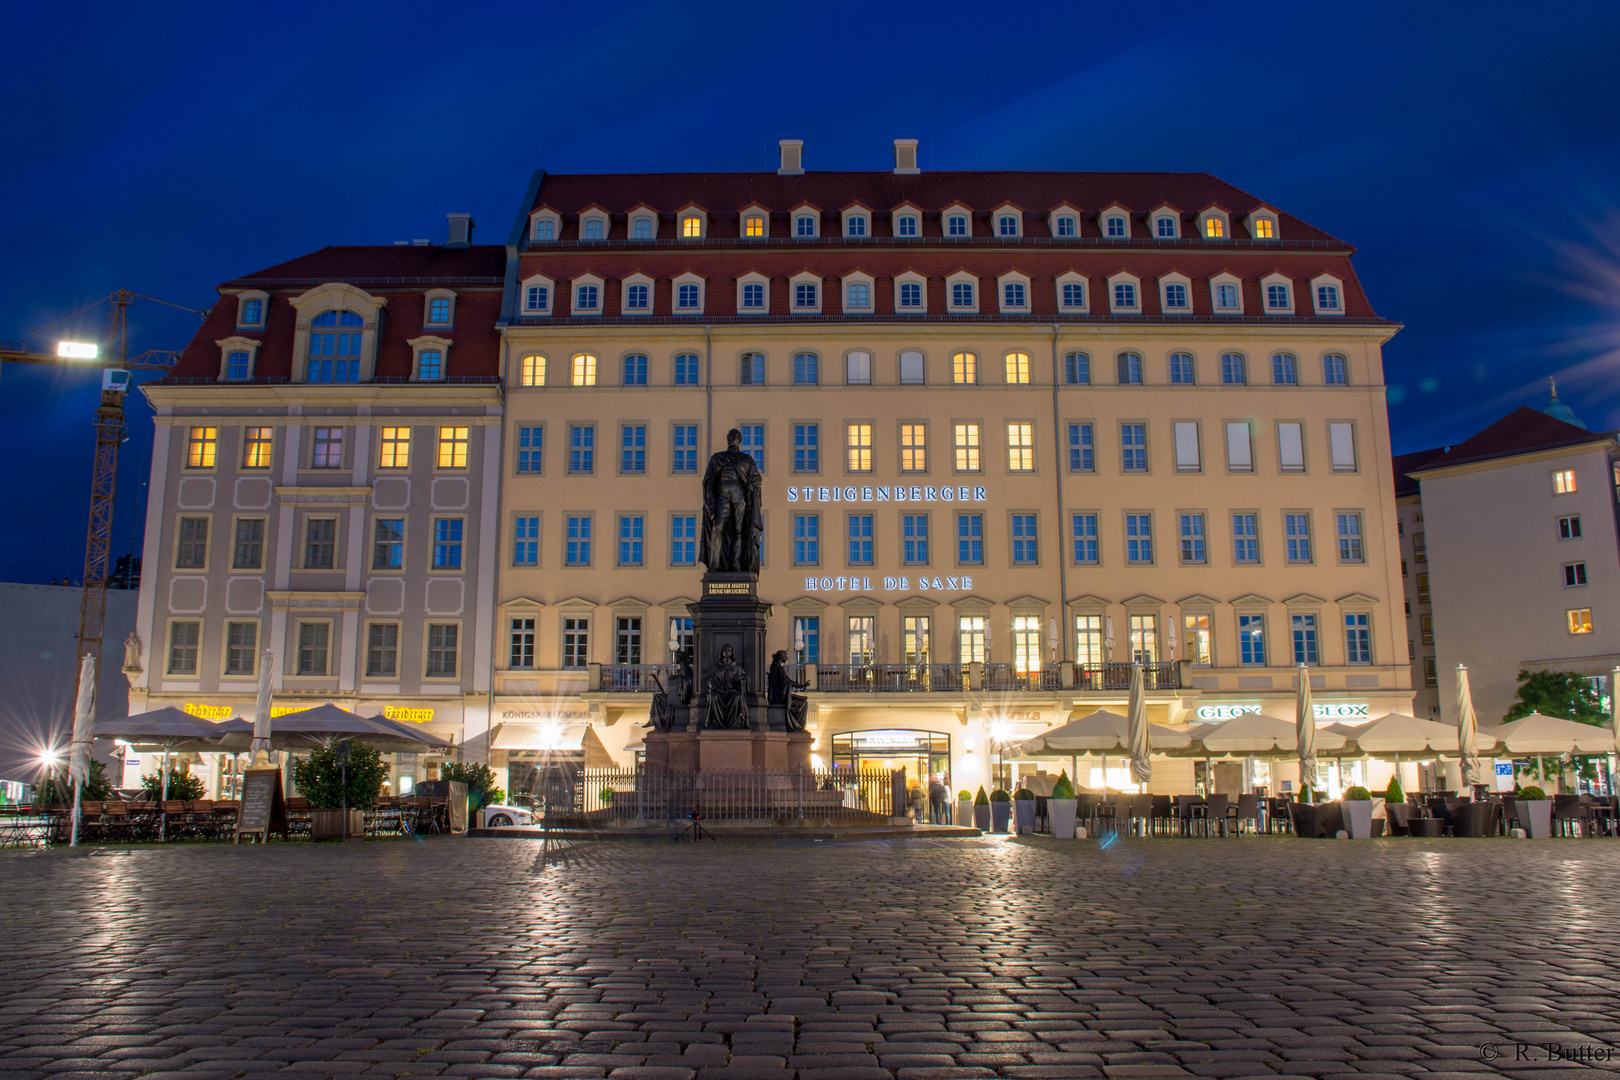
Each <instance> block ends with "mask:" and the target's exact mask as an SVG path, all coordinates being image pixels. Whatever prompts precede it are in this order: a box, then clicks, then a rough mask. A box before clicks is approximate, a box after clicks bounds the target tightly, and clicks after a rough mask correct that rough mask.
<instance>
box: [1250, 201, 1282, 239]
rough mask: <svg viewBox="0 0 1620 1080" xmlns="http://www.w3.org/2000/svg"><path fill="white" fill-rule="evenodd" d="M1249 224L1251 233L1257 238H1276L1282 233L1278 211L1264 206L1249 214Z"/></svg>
mask: <svg viewBox="0 0 1620 1080" xmlns="http://www.w3.org/2000/svg"><path fill="white" fill-rule="evenodd" d="M1248 225H1249V235H1250V236H1252V237H1254V238H1255V239H1256V240H1276V239H1277V238H1278V237H1279V236H1280V235H1281V233H1280V232H1279V231H1278V229H1277V215H1276V213H1274V212H1273V211H1271V210H1267V209H1265V208H1263V207H1262V208H1261V209H1259V210H1256V211H1255V212H1254V213H1252V214H1250V215H1249V220H1248Z"/></svg>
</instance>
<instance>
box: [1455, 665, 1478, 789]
mask: <svg viewBox="0 0 1620 1080" xmlns="http://www.w3.org/2000/svg"><path fill="white" fill-rule="evenodd" d="M1478 744H1479V717H1478V716H1476V715H1475V714H1474V695H1473V693H1472V692H1471V690H1470V689H1469V686H1468V669H1467V668H1466V667H1464V666H1463V665H1461V664H1458V665H1457V753H1458V755H1459V756H1460V759H1461V761H1460V763H1461V765H1462V782H1463V783H1465V784H1467V785H1468V786H1469V787H1476V786H1478V785H1480V784H1483V783H1485V770H1484V768H1483V767H1482V766H1481V765H1480V761H1479V745H1478Z"/></svg>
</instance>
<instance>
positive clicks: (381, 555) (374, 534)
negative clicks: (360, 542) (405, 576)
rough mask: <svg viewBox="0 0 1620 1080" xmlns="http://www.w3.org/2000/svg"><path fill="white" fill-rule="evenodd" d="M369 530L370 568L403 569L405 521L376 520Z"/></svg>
mask: <svg viewBox="0 0 1620 1080" xmlns="http://www.w3.org/2000/svg"><path fill="white" fill-rule="evenodd" d="M371 530H372V531H371V568H372V569H373V570H399V569H401V568H402V567H404V565H405V519H404V518H377V519H376V520H375V521H373V522H372V525H371Z"/></svg>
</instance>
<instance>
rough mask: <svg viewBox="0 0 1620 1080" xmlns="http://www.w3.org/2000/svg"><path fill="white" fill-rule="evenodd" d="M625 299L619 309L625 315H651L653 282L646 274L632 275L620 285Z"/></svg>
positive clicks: (621, 294)
mask: <svg viewBox="0 0 1620 1080" xmlns="http://www.w3.org/2000/svg"><path fill="white" fill-rule="evenodd" d="M620 288H621V289H622V290H623V291H622V292H621V293H620V294H619V295H620V296H621V297H622V298H623V299H622V301H621V303H620V305H619V307H620V309H621V311H622V312H623V314H625V315H651V314H652V301H653V281H652V278H650V277H648V276H647V275H646V274H632V275H630V276H629V277H627V278H625V279H624V283H623V284H622V285H620Z"/></svg>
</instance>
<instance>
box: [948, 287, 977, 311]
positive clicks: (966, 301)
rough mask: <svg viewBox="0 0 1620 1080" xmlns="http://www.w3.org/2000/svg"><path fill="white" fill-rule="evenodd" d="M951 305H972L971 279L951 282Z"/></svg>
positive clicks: (960, 306)
mask: <svg viewBox="0 0 1620 1080" xmlns="http://www.w3.org/2000/svg"><path fill="white" fill-rule="evenodd" d="M951 306H952V307H959V308H970V307H972V306H973V283H972V282H971V281H953V282H951Z"/></svg>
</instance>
